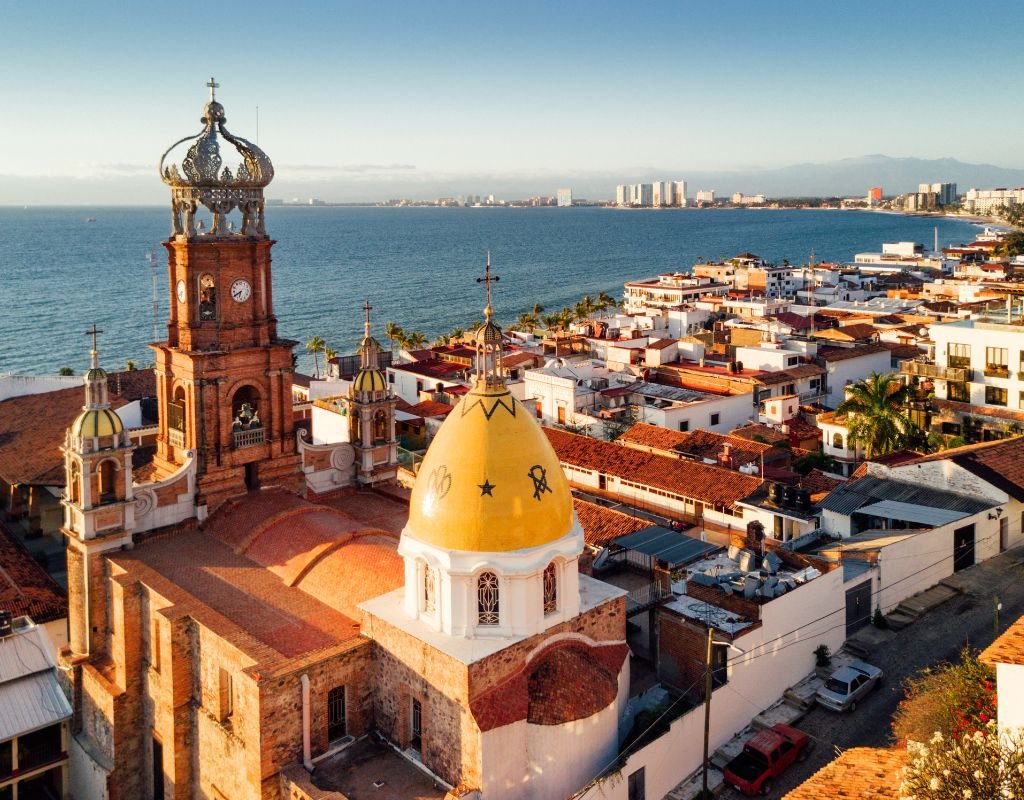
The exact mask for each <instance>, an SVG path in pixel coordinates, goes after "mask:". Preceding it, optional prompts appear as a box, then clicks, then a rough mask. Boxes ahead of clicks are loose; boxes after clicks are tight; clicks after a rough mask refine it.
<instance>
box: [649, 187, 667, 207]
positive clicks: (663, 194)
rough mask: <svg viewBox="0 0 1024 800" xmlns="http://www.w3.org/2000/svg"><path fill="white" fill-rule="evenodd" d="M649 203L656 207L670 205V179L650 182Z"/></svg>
mask: <svg viewBox="0 0 1024 800" xmlns="http://www.w3.org/2000/svg"><path fill="white" fill-rule="evenodd" d="M651 205H653V206H654V207H656V208H660V207H661V206H670V205H672V182H671V181H655V182H654V183H653V184H652V193H651Z"/></svg>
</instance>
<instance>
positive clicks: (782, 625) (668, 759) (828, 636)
mask: <svg viewBox="0 0 1024 800" xmlns="http://www.w3.org/2000/svg"><path fill="white" fill-rule="evenodd" d="M845 614H846V600H845V595H844V593H843V571H842V570H841V569H835V570H832V572H829V573H827V574H825V575H821V576H819V577H817V578H815V579H814V580H812V581H810V582H809V583H807V584H805V585H803V586H801V587H800V588H798V589H796V590H795V591H793V592H790V593H789V594H785V595H783V596H782V597H777V598H775V599H774V600H772V601H771V602H770V603H767V604H766V605H765V606H763V607H762V609H761V618H762V626H761V627H760V628H757V629H754V630H752V631H750V632H749V633H747V634H746V635H744V636H740V637H739V638H738V639H737V640H736V646H737V647H739V648H741V649H743V650H745V651H746V653H745V654H744V655H742V656H733V655H732V654H730V660H729V682H728V683H726V684H725V685H724V686H720V687H719V688H718V689H716V690H715V691H714V692H713V693H712V699H711V735H710V741H711V750H712V751H714V750H715V749H717V748H718V747H720V746H721V745H723V744H724V743H725V742H726V741H727V740H729V739H730V738H732V736H733V735H734V734H735V733H736V731H739V730H741V729H742V728H744V727H745V726H746V725H747V724H748V723H749V722H750V719H751V718H752V717H754V716H756V715H757V714H758V713H760V712H761V711H762V710H764V709H765V708H767V707H768V706H769V705H771V704H772V703H773V702H774V701H775V700H777V699H778V698H779V697H780V696H781V695H782V693H783V692H784V691H785V690H786V689H787V688H789V687H790V686H792V685H793V684H794V683H797V682H798V681H799V680H800V679H801V678H803V677H804V676H805V675H807V674H809V673H810V672H812V671H813V670H814V662H815V658H814V649H815V648H816V647H817V646H818V645H819V644H827V645H828V646H829V647H830V648H831V649H832V650H836V649H838V648H839V647H840V645H842V643H843V639H844V638H845V635H846V628H845ZM787 631H794V632H793V633H786V632H787ZM703 736H704V713H703V706H698V707H697V708H695V709H693V710H691V711H690V712H688V713H687V714H685V715H683V716H682V717H680V718H679V719H677V720H675V721H674V722H673V723H672V725H671V727H670V728H669V731H668V733H666V734H665V735H664V736H661V737H659V738H658V739H655V740H654V741H653V742H651V743H650V744H648V745H647V746H646V747H643V748H641V749H640V750H638V751H636V752H635V753H633V754H632V755H631V756H629V758H628V759H627V760H626V763H625V765H624V766H623V768H622V769H621V770H619V771H618V772H615V773H613V774H612V775H610V776H609V777H608V778H606V779H605V780H603V781H601V782H600V783H598V784H597V785H596V786H594V787H593V788H592V789H590V790H589V791H588V792H587V793H586V794H584V795H582V798H585V799H586V800H597V799H598V798H602V800H628V776H629V775H631V774H632V773H634V772H636V771H637V770H638V769H640V768H641V767H643V768H644V778H645V788H646V797H648V798H661V797H664V796H665V795H666V794H667V793H668V792H669V791H671V790H672V789H673V788H675V786H676V785H677V784H678V783H679V782H680V781H682V780H683V779H684V778H685V777H687V776H688V775H690V774H691V773H693V772H694V771H695V770H696V769H697V768H698V767H699V766H700V763H701V759H702V757H703V753H702V752H701V749H702V743H703Z"/></svg>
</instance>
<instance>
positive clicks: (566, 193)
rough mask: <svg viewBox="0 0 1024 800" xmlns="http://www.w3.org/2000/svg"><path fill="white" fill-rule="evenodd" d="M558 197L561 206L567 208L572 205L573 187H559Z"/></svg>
mask: <svg viewBox="0 0 1024 800" xmlns="http://www.w3.org/2000/svg"><path fill="white" fill-rule="evenodd" d="M557 197H558V207H559V208H566V207H568V206H571V205H572V189H559V190H558V194H557Z"/></svg>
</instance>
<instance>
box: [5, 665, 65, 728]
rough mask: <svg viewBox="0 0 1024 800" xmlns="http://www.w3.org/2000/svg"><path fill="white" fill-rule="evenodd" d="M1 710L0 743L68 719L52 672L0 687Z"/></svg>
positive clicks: (60, 692) (9, 682) (62, 693)
mask: <svg viewBox="0 0 1024 800" xmlns="http://www.w3.org/2000/svg"><path fill="white" fill-rule="evenodd" d="M0 708H2V709H3V710H4V712H3V713H2V714H0V742H2V741H4V740H5V739H10V738H12V737H14V736H21V735H22V734H26V733H31V732H32V731H35V730H39V729H40V728H45V727H46V726H47V725H53V724H54V723H56V722H60V721H61V720H65V719H70V717H71V704H70V703H68V699H67V698H66V697H65V696H64V692H62V691H61V689H60V684H58V683H57V676H56V675H54V674H53V671H52V670H50V671H48V672H37V673H35V674H33V675H28V676H26V677H24V678H18V679H17V680H13V681H7V683H3V684H0Z"/></svg>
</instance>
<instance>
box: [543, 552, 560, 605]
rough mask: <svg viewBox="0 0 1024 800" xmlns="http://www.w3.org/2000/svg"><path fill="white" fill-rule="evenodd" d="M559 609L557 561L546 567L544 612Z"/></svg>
mask: <svg viewBox="0 0 1024 800" xmlns="http://www.w3.org/2000/svg"><path fill="white" fill-rule="evenodd" d="M556 611H558V576H557V575H556V574H555V562H554V561H552V562H551V563H550V564H548V565H547V566H546V567H545V568H544V613H545V614H554V613H555V612H556Z"/></svg>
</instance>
